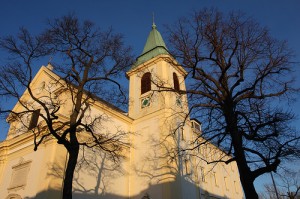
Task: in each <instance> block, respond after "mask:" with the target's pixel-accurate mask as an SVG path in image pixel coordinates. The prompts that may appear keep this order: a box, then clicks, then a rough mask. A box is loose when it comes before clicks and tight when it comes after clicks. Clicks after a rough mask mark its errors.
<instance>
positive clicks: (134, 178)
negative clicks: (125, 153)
mask: <svg viewBox="0 0 300 199" xmlns="http://www.w3.org/2000/svg"><path fill="white" fill-rule="evenodd" d="M126 74H127V77H128V78H129V82H130V83H129V112H128V113H129V117H131V118H133V119H134V122H133V125H132V127H131V131H132V132H135V133H136V134H137V136H135V137H134V138H132V145H133V147H132V149H131V151H130V168H132V169H133V170H132V171H131V173H132V175H131V177H130V179H129V181H130V184H131V185H132V186H131V187H130V192H131V193H132V194H133V195H135V196H136V197H133V198H134V199H138V198H142V197H143V195H141V194H144V195H145V194H150V197H151V198H158V199H171V198H172V199H179V198H182V197H181V195H182V193H181V188H180V187H181V181H180V179H181V178H180V177H179V176H180V170H182V166H180V164H181V163H178V164H176V163H175V161H174V162H173V163H172V164H170V162H168V160H169V159H168V158H167V157H166V154H167V153H169V152H170V151H169V149H170V150H173V149H176V148H177V145H176V141H174V139H173V138H172V139H171V138H169V137H168V135H169V134H171V133H173V132H174V131H176V129H178V124H180V122H181V123H182V121H183V120H184V117H180V113H187V111H188V108H187V99H186V95H185V94H183V93H184V92H182V91H184V90H185V83H184V78H185V76H186V75H187V73H186V71H185V70H184V69H183V68H182V67H181V66H180V65H179V64H178V63H177V62H176V60H175V59H174V58H173V57H172V56H171V54H170V53H169V51H168V49H167V47H166V44H165V42H164V40H163V38H162V36H161V34H160V33H159V32H158V30H157V28H156V25H155V24H154V23H153V24H152V29H151V31H150V33H149V36H148V38H147V41H146V44H145V47H144V50H143V52H142V54H141V55H140V56H139V57H138V58H137V59H136V62H135V64H134V65H133V66H132V68H131V69H130V70H129V71H128V72H127V73H126ZM178 113H179V114H178ZM185 116H186V114H185ZM178 135H179V133H178ZM181 135H182V134H181V133H180V136H181ZM166 137H168V139H166ZM177 162H178V159H177ZM174 171H176V172H174ZM149 174H150V176H149ZM158 182H159V183H158Z"/></svg>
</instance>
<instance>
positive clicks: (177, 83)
mask: <svg viewBox="0 0 300 199" xmlns="http://www.w3.org/2000/svg"><path fill="white" fill-rule="evenodd" d="M173 82H174V90H175V91H179V90H180V87H179V80H178V77H177V75H176V73H173Z"/></svg>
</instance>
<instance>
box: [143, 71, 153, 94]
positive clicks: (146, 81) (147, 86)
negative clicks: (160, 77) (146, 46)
mask: <svg viewBox="0 0 300 199" xmlns="http://www.w3.org/2000/svg"><path fill="white" fill-rule="evenodd" d="M150 90H151V73H149V72H147V73H145V74H144V75H143V77H142V79H141V94H143V93H146V92H148V91H150Z"/></svg>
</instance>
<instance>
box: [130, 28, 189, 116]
mask: <svg viewBox="0 0 300 199" xmlns="http://www.w3.org/2000/svg"><path fill="white" fill-rule="evenodd" d="M126 74H127V76H128V78H129V82H130V83H129V84H130V85H129V116H130V117H132V118H133V119H138V118H140V117H144V116H146V115H148V114H151V113H154V112H157V111H159V110H162V109H165V108H175V107H176V106H178V107H180V108H182V106H183V101H186V99H183V97H182V96H181V95H180V91H182V90H185V83H184V78H185V76H186V75H187V73H186V71H185V70H184V69H183V68H182V67H181V66H180V65H179V64H178V63H177V62H176V60H175V59H174V58H173V57H172V56H171V54H170V53H169V51H168V49H167V47H166V44H165V42H164V40H163V38H162V36H161V34H160V33H159V32H158V30H157V28H156V25H155V23H154V22H153V24H152V30H151V31H150V33H149V36H148V38H147V41H146V44H145V46H144V50H143V52H142V54H141V55H140V56H139V57H138V58H137V59H136V62H135V63H134V64H133V66H132V67H131V69H130V70H129V71H128V72H127V73H126ZM170 91H177V93H176V92H170Z"/></svg>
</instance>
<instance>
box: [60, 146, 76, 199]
mask: <svg viewBox="0 0 300 199" xmlns="http://www.w3.org/2000/svg"><path fill="white" fill-rule="evenodd" d="M68 152H69V159H68V164H67V168H66V172H65V178H64V185H63V186H64V187H63V199H72V183H73V176H74V171H75V167H76V164H77V158H78V153H79V145H77V144H75V145H73V146H72V147H71V150H70V151H68Z"/></svg>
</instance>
